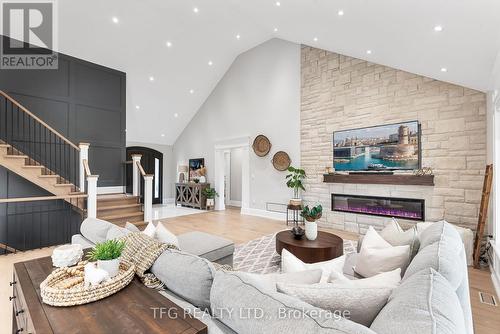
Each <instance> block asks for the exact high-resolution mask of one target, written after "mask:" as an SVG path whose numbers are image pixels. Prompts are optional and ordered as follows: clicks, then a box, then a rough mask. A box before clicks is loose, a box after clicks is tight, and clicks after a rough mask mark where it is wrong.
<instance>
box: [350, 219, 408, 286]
mask: <svg viewBox="0 0 500 334" xmlns="http://www.w3.org/2000/svg"><path fill="white" fill-rule="evenodd" d="M409 262H410V246H409V245H404V246H392V245H391V244H390V243H388V242H387V241H385V240H384V239H383V238H382V237H381V236H380V235H379V234H378V233H377V231H375V229H374V228H373V227H372V226H370V227H369V228H368V231H367V232H366V235H365V238H364V239H363V244H362V245H361V251H360V252H359V254H358V256H357V259H356V266H355V267H354V271H355V272H357V273H358V274H360V275H361V276H363V277H371V276H375V275H377V274H380V273H384V272H388V271H392V270H395V269H397V268H401V271H402V272H404V270H405V269H406V267H407V266H408V263H409Z"/></svg>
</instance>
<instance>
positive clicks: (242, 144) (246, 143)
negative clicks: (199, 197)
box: [214, 137, 250, 210]
mask: <svg viewBox="0 0 500 334" xmlns="http://www.w3.org/2000/svg"><path fill="white" fill-rule="evenodd" d="M233 148H242V149H243V152H242V159H241V208H242V209H245V208H249V206H250V137H240V138H231V139H225V140H220V141H217V142H216V143H215V147H214V149H215V163H214V165H215V190H216V191H217V192H218V193H219V200H218V201H215V210H225V209H226V205H225V203H224V169H225V159H224V152H225V151H227V150H230V149H233Z"/></svg>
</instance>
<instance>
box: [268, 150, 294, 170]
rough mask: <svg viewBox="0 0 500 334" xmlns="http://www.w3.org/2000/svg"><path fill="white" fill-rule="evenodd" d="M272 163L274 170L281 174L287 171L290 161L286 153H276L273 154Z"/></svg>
mask: <svg viewBox="0 0 500 334" xmlns="http://www.w3.org/2000/svg"><path fill="white" fill-rule="evenodd" d="M272 162H273V166H274V168H276V169H277V170H279V171H280V172H283V171H285V170H287V168H288V167H290V164H291V162H292V161H291V160H290V157H289V156H288V153H286V152H283V151H278V152H276V153H275V154H274V156H273V160H272Z"/></svg>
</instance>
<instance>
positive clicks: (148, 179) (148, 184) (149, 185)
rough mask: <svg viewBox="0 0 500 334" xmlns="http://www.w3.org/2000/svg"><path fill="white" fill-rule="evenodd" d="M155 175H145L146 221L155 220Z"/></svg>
mask: <svg viewBox="0 0 500 334" xmlns="http://www.w3.org/2000/svg"><path fill="white" fill-rule="evenodd" d="M153 176H154V175H151V174H148V175H145V176H144V222H146V223H150V222H152V221H153Z"/></svg>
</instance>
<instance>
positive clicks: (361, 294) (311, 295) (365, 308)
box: [276, 283, 392, 327]
mask: <svg viewBox="0 0 500 334" xmlns="http://www.w3.org/2000/svg"><path fill="white" fill-rule="evenodd" d="M276 285H277V288H278V292H282V293H285V294H287V295H289V296H293V297H297V298H299V299H301V300H303V301H305V302H306V303H309V304H311V305H313V306H316V307H319V308H322V309H324V310H329V311H331V312H335V313H338V312H342V313H344V311H349V317H348V319H349V320H352V321H354V322H357V323H359V324H362V325H364V326H367V327H369V326H370V325H371V323H372V321H373V319H375V317H376V316H377V314H378V313H379V312H380V310H381V309H382V308H383V307H384V306H385V304H386V303H387V299H388V298H389V295H390V294H391V292H392V289H391V288H362V287H346V286H343V287H340V286H335V285H333V284H331V283H326V284H322V283H319V284H310V285H303V284H288V283H277V284H276Z"/></svg>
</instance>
